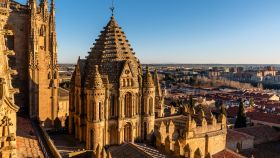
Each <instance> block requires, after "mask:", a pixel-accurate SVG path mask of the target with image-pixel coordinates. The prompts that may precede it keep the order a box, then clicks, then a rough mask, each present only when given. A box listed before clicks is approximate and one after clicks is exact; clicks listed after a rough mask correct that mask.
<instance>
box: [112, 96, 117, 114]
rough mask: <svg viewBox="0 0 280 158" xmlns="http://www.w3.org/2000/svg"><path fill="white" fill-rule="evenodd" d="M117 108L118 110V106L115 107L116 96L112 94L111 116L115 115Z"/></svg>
mask: <svg viewBox="0 0 280 158" xmlns="http://www.w3.org/2000/svg"><path fill="white" fill-rule="evenodd" d="M115 110H116V107H115V96H114V95H112V96H111V116H112V117H114V116H115Z"/></svg>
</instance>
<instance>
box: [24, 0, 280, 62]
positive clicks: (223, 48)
mask: <svg viewBox="0 0 280 158" xmlns="http://www.w3.org/2000/svg"><path fill="white" fill-rule="evenodd" d="M19 1H20V2H24V3H25V2H26V0H19ZM110 6H111V0H79V1H77V0H75V1H74V0H56V16H57V35H58V49H59V50H58V51H59V62H60V63H75V62H76V60H77V58H78V56H81V57H84V56H86V55H87V52H88V51H89V50H90V47H92V43H93V42H94V40H95V38H97V37H98V35H99V34H100V31H101V30H102V29H103V27H104V26H105V25H106V24H107V22H108V20H109V18H110V15H111V13H110V10H109V7H110ZM115 7H116V14H115V17H116V19H117V21H118V23H119V25H120V26H121V27H122V28H123V31H124V32H125V33H126V35H127V38H128V40H129V41H130V43H131V45H132V47H133V48H134V50H135V52H136V55H137V56H138V57H139V58H140V60H141V62H142V63H221V64H226V63H238V64H253V63H254V64H280V0H115Z"/></svg>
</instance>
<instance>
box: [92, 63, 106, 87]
mask: <svg viewBox="0 0 280 158" xmlns="http://www.w3.org/2000/svg"><path fill="white" fill-rule="evenodd" d="M91 82H93V83H92V87H93V88H94V89H100V88H104V85H103V81H102V78H101V75H100V73H99V70H98V65H95V71H94V73H93V81H91Z"/></svg>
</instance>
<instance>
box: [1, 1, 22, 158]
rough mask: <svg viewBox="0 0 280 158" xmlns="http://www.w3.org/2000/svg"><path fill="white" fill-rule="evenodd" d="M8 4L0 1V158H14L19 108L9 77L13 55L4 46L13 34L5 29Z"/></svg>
mask: <svg viewBox="0 0 280 158" xmlns="http://www.w3.org/2000/svg"><path fill="white" fill-rule="evenodd" d="M9 15H10V13H9V3H8V1H6V0H0V140H1V145H0V158H7V157H10V158H16V157H17V156H16V112H17V111H18V110H19V107H18V106H16V105H15V103H14V94H15V93H17V92H18V90H17V89H14V88H13V86H12V81H11V79H12V78H11V75H16V74H17V72H16V71H15V70H13V69H11V67H9V63H8V61H9V57H8V56H13V55H15V53H14V51H12V50H9V49H8V48H7V45H6V40H5V39H6V37H7V36H12V35H13V34H14V32H13V31H12V30H10V29H9V28H7V20H8V17H9Z"/></svg>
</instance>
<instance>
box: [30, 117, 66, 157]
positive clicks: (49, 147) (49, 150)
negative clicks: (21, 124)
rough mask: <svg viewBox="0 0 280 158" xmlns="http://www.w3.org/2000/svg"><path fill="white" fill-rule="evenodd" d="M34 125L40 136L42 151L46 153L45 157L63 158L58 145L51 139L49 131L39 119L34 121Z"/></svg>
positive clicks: (37, 134) (36, 132)
mask: <svg viewBox="0 0 280 158" xmlns="http://www.w3.org/2000/svg"><path fill="white" fill-rule="evenodd" d="M32 126H33V127H34V131H35V134H36V136H37V138H38V141H39V144H40V147H41V149H42V152H43V154H44V157H45V158H53V157H55V158H62V157H61V155H60V153H59V152H58V150H57V149H56V146H55V145H54V143H53V142H52V140H51V139H50V137H49V135H48V134H47V132H46V131H45V130H44V129H43V128H42V126H40V125H39V123H38V122H37V121H32Z"/></svg>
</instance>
